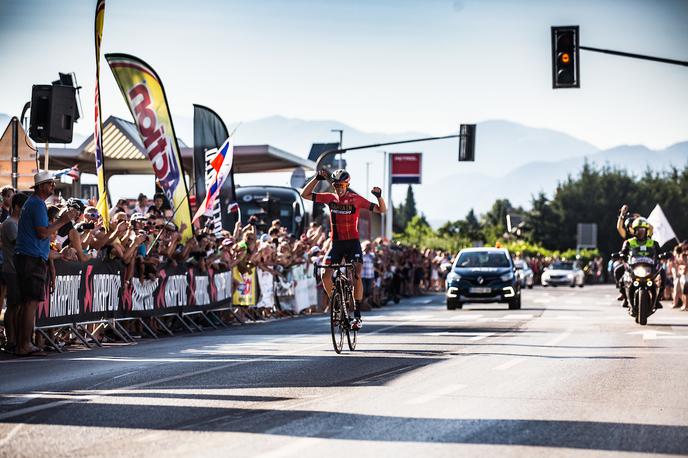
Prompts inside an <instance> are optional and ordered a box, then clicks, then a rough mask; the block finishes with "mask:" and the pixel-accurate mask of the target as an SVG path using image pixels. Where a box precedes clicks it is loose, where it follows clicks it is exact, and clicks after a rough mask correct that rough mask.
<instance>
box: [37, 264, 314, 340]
mask: <svg viewBox="0 0 688 458" xmlns="http://www.w3.org/2000/svg"><path fill="white" fill-rule="evenodd" d="M125 268H126V267H125V265H124V264H122V263H121V262H119V261H116V260H113V261H100V260H90V261H88V262H85V263H81V262H67V261H61V260H57V261H55V279H54V280H55V281H54V288H53V291H52V293H49V292H46V300H45V301H43V302H41V303H40V304H39V306H38V311H37V316H36V328H37V329H38V330H39V331H40V330H41V329H45V328H54V327H72V328H74V329H81V330H84V328H83V324H85V323H97V322H108V321H110V322H116V321H123V320H132V319H134V320H139V321H141V322H142V320H141V319H142V318H153V319H156V320H157V321H158V322H159V323H160V325H161V326H162V327H163V329H164V330H165V331H167V332H168V333H170V334H171V332H170V331H169V329H167V327H165V325H164V324H163V323H162V322H160V321H159V320H158V318H159V317H162V316H175V317H178V318H179V319H180V322H181V323H182V324H183V326H184V327H185V328H187V330H189V331H192V330H193V327H194V326H195V327H196V328H198V329H200V327H198V325H195V324H194V323H193V321H191V322H187V321H189V320H187V321H185V320H183V319H182V317H185V316H189V315H193V314H199V315H201V316H203V317H204V318H205V320H206V321H207V322H208V324H210V325H211V326H213V327H215V324H214V323H213V321H211V320H209V319H208V317H207V315H208V314H209V313H210V314H212V313H213V312H217V311H221V310H231V309H233V308H236V307H246V308H253V307H260V308H268V309H272V308H274V307H275V306H276V305H277V304H276V301H279V308H280V309H281V310H289V311H292V312H293V313H300V312H301V311H302V310H304V309H306V308H308V307H312V306H316V305H317V304H318V296H317V291H316V281H315V276H314V272H313V266H312V265H308V266H306V265H299V266H295V267H292V268H291V269H289V270H288V272H286V273H285V274H283V275H279V276H277V277H275V276H273V275H272V274H271V273H269V272H265V271H263V270H261V269H256V268H251V269H250V270H249V271H248V272H240V271H239V269H238V268H237V267H234V268H233V269H232V270H231V271H216V270H213V269H208V270H207V272H203V271H201V270H200V269H198V268H197V267H196V266H191V265H187V264H185V263H167V264H163V265H160V266H159V267H158V272H157V277H156V278H155V279H154V280H150V279H147V280H144V281H143V282H141V281H140V280H139V279H138V278H137V277H134V278H132V279H131V280H130V281H129V282H125V275H124V274H125ZM212 316H214V317H215V318H217V317H216V315H214V314H213V315H212ZM142 324H143V325H144V326H146V325H145V323H143V322H142ZM114 330H115V331H116V332H118V334H119V333H122V334H124V336H123V337H124V338H125V340H126V337H125V336H126V335H127V334H126V330H124V329H121V328H119V329H118V328H116V327H115V328H114ZM146 330H147V331H148V332H150V333H151V334H152V335H153V336H155V333H154V332H153V331H151V330H150V328H149V327H148V326H146ZM86 333H87V334H88V332H86ZM51 343H52V342H51Z"/></svg>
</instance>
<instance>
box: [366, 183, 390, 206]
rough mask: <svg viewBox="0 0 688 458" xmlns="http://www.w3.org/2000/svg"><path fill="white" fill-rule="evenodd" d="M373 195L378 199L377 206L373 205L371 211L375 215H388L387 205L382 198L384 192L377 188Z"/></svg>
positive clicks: (372, 191)
mask: <svg viewBox="0 0 688 458" xmlns="http://www.w3.org/2000/svg"><path fill="white" fill-rule="evenodd" d="M371 193H372V194H373V195H374V196H375V197H376V198H377V205H375V204H373V206H372V207H371V209H370V210H371V211H373V212H375V213H386V212H387V204H386V203H385V199H383V198H382V190H381V189H380V188H378V187H377V186H375V187H374V188H373V189H372V190H371Z"/></svg>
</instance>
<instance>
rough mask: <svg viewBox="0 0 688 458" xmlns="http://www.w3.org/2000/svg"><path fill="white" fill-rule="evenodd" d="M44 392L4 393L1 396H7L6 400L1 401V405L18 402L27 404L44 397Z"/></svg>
mask: <svg viewBox="0 0 688 458" xmlns="http://www.w3.org/2000/svg"><path fill="white" fill-rule="evenodd" d="M42 396H43V395H42V394H3V395H0V398H6V399H5V400H4V401H0V405H3V406H11V405H17V404H26V403H27V402H29V401H31V400H32V399H36V398H40V397H42Z"/></svg>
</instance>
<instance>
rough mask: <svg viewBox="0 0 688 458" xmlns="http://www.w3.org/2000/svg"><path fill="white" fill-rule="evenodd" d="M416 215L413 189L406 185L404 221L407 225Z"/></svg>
mask: <svg viewBox="0 0 688 458" xmlns="http://www.w3.org/2000/svg"><path fill="white" fill-rule="evenodd" d="M417 214H418V210H417V209H416V199H415V197H414V196H413V188H412V187H411V185H408V188H407V189H406V201H404V220H405V221H406V222H407V223H408V222H409V221H411V220H412V219H413V217H414V216H416V215H417Z"/></svg>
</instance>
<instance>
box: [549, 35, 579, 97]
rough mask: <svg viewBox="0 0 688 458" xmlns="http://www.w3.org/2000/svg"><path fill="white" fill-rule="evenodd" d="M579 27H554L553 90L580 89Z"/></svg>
mask: <svg viewBox="0 0 688 458" xmlns="http://www.w3.org/2000/svg"><path fill="white" fill-rule="evenodd" d="M578 65H579V63H578V26H577V25H572V26H565V27H561V26H560V27H552V88H553V89H561V88H571V87H580V79H579V74H578Z"/></svg>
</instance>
